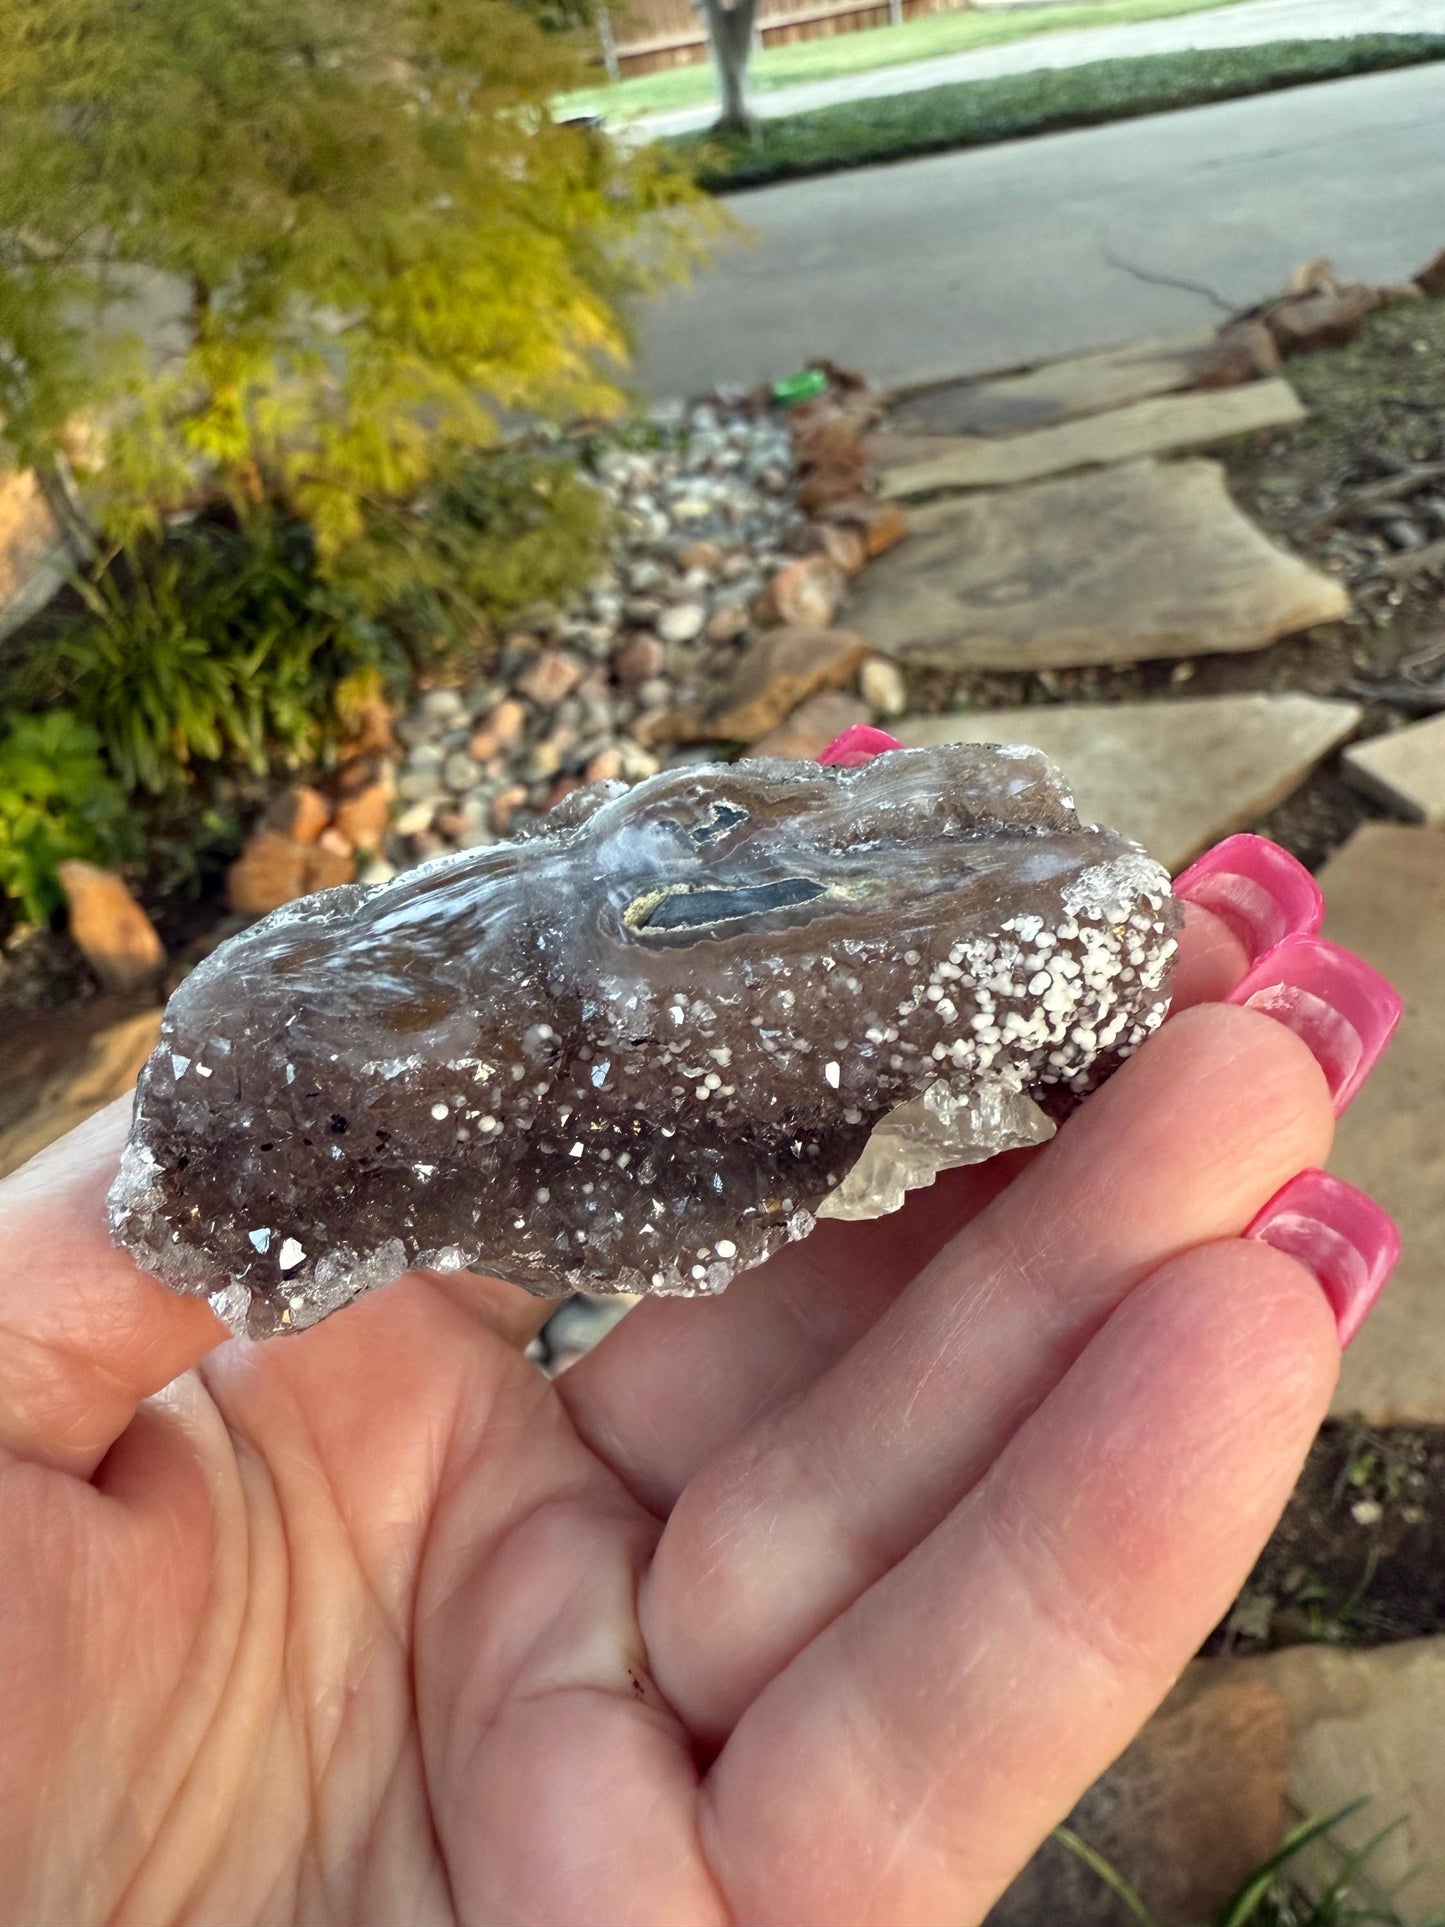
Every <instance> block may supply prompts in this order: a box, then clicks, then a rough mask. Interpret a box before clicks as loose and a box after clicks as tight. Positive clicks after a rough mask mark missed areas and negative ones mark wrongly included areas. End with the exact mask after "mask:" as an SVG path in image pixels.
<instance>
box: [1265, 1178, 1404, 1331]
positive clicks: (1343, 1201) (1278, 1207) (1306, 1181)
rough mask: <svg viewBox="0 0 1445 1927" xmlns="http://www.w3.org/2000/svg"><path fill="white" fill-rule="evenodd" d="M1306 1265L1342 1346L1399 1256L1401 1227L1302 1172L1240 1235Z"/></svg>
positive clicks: (1365, 1202) (1371, 1204) (1340, 1185)
mask: <svg viewBox="0 0 1445 1927" xmlns="http://www.w3.org/2000/svg"><path fill="white" fill-rule="evenodd" d="M1244 1235H1245V1237H1246V1238H1255V1239H1257V1240H1258V1241H1259V1242H1260V1243H1261V1244H1267V1245H1273V1246H1274V1248H1275V1250H1276V1251H1286V1252H1288V1253H1289V1255H1290V1257H1292V1258H1298V1259H1299V1261H1300V1263H1301V1264H1304V1265H1308V1266H1309V1268H1310V1270H1311V1271H1312V1272H1313V1273H1314V1274H1315V1276H1316V1278H1318V1279H1319V1281H1320V1288H1321V1290H1322V1291H1323V1292H1324V1294H1325V1296H1326V1298H1328V1299H1329V1301H1330V1307H1331V1309H1332V1310H1333V1312H1334V1314H1335V1325H1336V1327H1337V1329H1338V1331H1339V1334H1340V1344H1341V1345H1342V1346H1344V1345H1348V1344H1349V1342H1350V1340H1351V1339H1352V1338H1353V1337H1354V1336H1355V1334H1356V1332H1358V1331H1359V1329H1360V1327H1361V1325H1363V1324H1364V1322H1365V1320H1366V1318H1368V1317H1369V1315H1370V1311H1371V1309H1372V1307H1373V1306H1374V1303H1375V1300H1376V1299H1377V1298H1378V1297H1379V1295H1380V1293H1381V1292H1382V1291H1383V1290H1384V1288H1385V1282H1386V1280H1387V1279H1388V1278H1389V1276H1390V1273H1391V1272H1392V1271H1393V1270H1394V1269H1395V1264H1396V1261H1397V1259H1398V1258H1399V1256H1400V1229H1399V1226H1398V1225H1397V1224H1396V1223H1395V1220H1394V1219H1393V1218H1392V1217H1391V1216H1390V1214H1389V1212H1388V1211H1386V1210H1384V1208H1383V1207H1382V1206H1380V1205H1378V1204H1376V1203H1375V1200H1374V1199H1373V1198H1371V1197H1369V1196H1367V1195H1366V1193H1365V1192H1363V1191H1357V1190H1356V1189H1355V1187H1354V1185H1352V1184H1346V1183H1345V1181H1344V1179H1343V1178H1332V1177H1331V1176H1330V1174H1329V1172H1328V1171H1301V1172H1300V1174H1299V1176H1298V1177H1297V1178H1291V1179H1290V1181H1289V1183H1288V1184H1287V1185H1286V1186H1285V1187H1284V1189H1283V1190H1282V1191H1276V1193H1275V1194H1274V1196H1273V1197H1272V1198H1271V1199H1270V1201H1269V1203H1268V1204H1267V1205H1266V1206H1265V1207H1264V1209H1263V1211H1261V1212H1260V1214H1259V1216H1258V1217H1257V1218H1256V1219H1255V1221H1254V1223H1253V1224H1252V1225H1251V1226H1250V1227H1249V1229H1248V1230H1247V1231H1246V1232H1245V1234H1244Z"/></svg>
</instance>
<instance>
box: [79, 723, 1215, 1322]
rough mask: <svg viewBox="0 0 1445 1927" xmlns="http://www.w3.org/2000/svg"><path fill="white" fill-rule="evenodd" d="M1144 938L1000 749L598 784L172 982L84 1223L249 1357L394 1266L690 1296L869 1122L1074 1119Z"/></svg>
mask: <svg viewBox="0 0 1445 1927" xmlns="http://www.w3.org/2000/svg"><path fill="white" fill-rule="evenodd" d="M1177 923H1178V913H1177V909H1176V906H1175V903H1174V901H1173V899H1172V897H1171V895H1170V892H1169V884H1168V879H1167V877H1166V875H1165V873H1164V872H1163V871H1162V870H1161V869H1160V868H1159V867H1158V866H1157V865H1156V864H1155V863H1153V862H1151V861H1150V860H1149V858H1148V857H1146V856H1145V855H1144V853H1143V852H1142V851H1141V850H1140V849H1139V848H1138V847H1137V846H1136V845H1134V844H1132V843H1129V842H1128V841H1126V840H1125V839H1124V838H1123V837H1121V836H1119V835H1117V834H1115V833H1114V832H1113V831H1111V830H1108V829H1102V828H1090V827H1086V826H1083V825H1081V824H1080V823H1079V821H1078V818H1077V816H1076V815H1075V812H1074V809H1073V804H1072V800H1071V798H1070V797H1069V795H1068V793H1067V791H1066V790H1065V789H1064V787H1063V785H1062V783H1061V780H1060V778H1059V775H1058V772H1057V771H1056V770H1055V769H1054V767H1053V766H1052V764H1050V763H1049V762H1048V761H1047V759H1046V758H1045V757H1044V756H1043V755H1041V754H1040V753H1039V752H1038V751H1036V750H1030V749H1024V748H1021V747H1017V746H1010V747H1002V748H1000V747H996V746H989V745H975V744H952V745H946V746H943V747H939V748H936V749H926V750H898V751H894V752H892V753H889V754H885V755H879V756H875V757H874V758H873V759H872V760H871V761H868V762H865V763H863V764H862V765H861V766H859V767H839V766H834V767H828V768H820V767H819V766H817V765H816V764H811V763H801V762H797V763H795V762H784V761H771V760H758V761H751V762H740V763H737V764H734V765H732V766H730V767H718V766H711V767H703V768H700V767H692V768H684V769H678V770H673V771H665V772H664V773H663V774H661V775H659V776H655V777H653V778H652V779H651V780H650V781H648V782H645V783H642V784H640V785H638V786H637V787H636V788H634V789H631V790H626V789H623V788H622V787H621V786H620V785H618V784H601V785H598V786H597V787H595V788H593V789H591V790H587V791H580V792H578V793H577V794H576V795H574V796H572V797H570V798H568V799H567V801H566V802H564V803H563V804H562V805H560V806H559V807H558V808H557V809H556V810H554V811H553V812H552V813H551V814H550V815H549V816H548V817H547V818H546V819H545V820H544V822H543V823H542V824H541V825H539V826H538V828H537V829H535V830H534V831H533V832H532V833H531V834H530V835H528V836H526V837H524V838H521V839H519V840H518V841H516V842H513V843H510V844H498V845H492V846H490V847H484V848H480V849H475V850H468V851H463V852H460V853H458V854H456V855H453V856H448V857H444V858H442V859H440V860H438V861H436V862H434V863H431V864H428V865H426V866H424V867H422V868H421V869H417V870H413V871H411V872H409V873H407V874H405V875H403V876H400V877H398V878H396V879H395V880H393V881H392V882H389V883H384V884H380V885H376V886H373V887H369V888H368V887H364V886H360V885H348V886H346V887H344V888H342V889H339V890H328V891H324V892H322V893H321V894H320V895H317V896H313V897H309V898H305V899H303V900H302V901H300V902H298V903H294V904H290V905H287V906H286V907H285V908H284V909H282V910H278V911H276V912H274V913H273V914H272V915H271V916H269V917H266V918H265V919H263V920H262V921H261V922H260V923H257V924H255V925H253V926H252V927H251V928H250V929H249V930H246V931H243V932H242V933H241V934H240V935H239V936H236V937H233V938H232V939H231V940H230V942H228V943H226V944H224V945H222V947H221V948H220V949H218V950H217V951H215V952H214V953H213V954H212V955H211V956H210V957H209V958H207V959H206V961H205V962H204V963H202V964H200V965H199V966H198V967H197V968H196V969H195V970H194V971H193V972H192V973H191V975H190V976H189V977H187V978H186V980H185V982H184V983H183V984H182V985H181V987H180V989H179V990H178V991H177V992H176V994H175V996H174V997H173V998H172V999H171V1002H170V1006H169V1008H168V1010H167V1012H166V1018H165V1025H164V1030H163V1033H162V1037H161V1042H160V1045H159V1047H158V1049H157V1050H156V1052H155V1054H154V1056H153V1057H152V1058H151V1059H150V1062H149V1063H148V1064H147V1065H146V1067H145V1070H144V1071H143V1073H142V1075H141V1080H140V1086H139V1089H138V1092H137V1097H136V1111H135V1119H134V1124H133V1127H132V1131H131V1137H130V1142H129V1144H128V1146H127V1148H126V1152H125V1156H124V1160H123V1162H122V1165H121V1170H120V1174H119V1176H118V1177H117V1179H116V1182H115V1186H114V1189H113V1190H112V1193H111V1199H110V1210H111V1222H112V1225H113V1228H114V1232H115V1235H116V1237H117V1239H118V1241H119V1242H120V1243H121V1244H123V1245H124V1246H125V1247H126V1248H127V1249H128V1250H129V1251H131V1252H132V1253H134V1255H135V1257H136V1258H137V1259H138V1260H139V1262H140V1263H141V1264H142V1265H144V1266H146V1267H147V1268H149V1269H150V1270H151V1271H153V1272H155V1273H156V1274H157V1275H158V1276H159V1277H161V1278H162V1279H164V1280H165V1281H166V1283H167V1284H170V1285H172V1286H174V1287H176V1288H177V1289H179V1290H183V1291H188V1292H196V1293H202V1294H204V1295H205V1296H207V1297H208V1298H209V1300H210V1302H211V1304H212V1305H213V1306H214V1307H215V1309H216V1310H217V1311H218V1312H219V1313H220V1315H221V1316H222V1317H223V1318H224V1319H225V1320H226V1321H227V1322H228V1323H229V1324H230V1325H231V1326H232V1327H233V1329H235V1330H237V1331H245V1332H248V1333H250V1334H251V1335H252V1336H264V1335H266V1334H268V1333H271V1332H274V1331H278V1330H281V1329H283V1328H299V1327H303V1326H306V1325H310V1324H314V1323H315V1322H316V1321H317V1320H318V1319H320V1318H323V1317H325V1316H326V1315H327V1314H328V1313H329V1312H332V1311H334V1310H336V1309H337V1308H338V1307H339V1306H341V1305H343V1304H345V1303H346V1302H347V1301H348V1300H350V1299H351V1298H354V1297H356V1296H357V1295H358V1294H359V1293H361V1292H363V1291H366V1290H369V1289H371V1288H372V1287H374V1286H377V1285H382V1284H385V1283H387V1282H388V1281H389V1280H391V1279H393V1278H395V1277H397V1276H398V1275H399V1274H400V1273H401V1272H403V1271H405V1270H408V1269H410V1268H413V1267H423V1268H425V1267H430V1268H433V1269H439V1270H454V1269H459V1268H461V1267H472V1268H475V1269H478V1270H484V1271H488V1272H491V1273H494V1274H496V1275H498V1276H500V1277H503V1278H509V1279H512V1280H514V1281H515V1282H516V1283H518V1284H521V1285H525V1286H526V1287H527V1288H528V1289H529V1290H532V1291H536V1292H541V1293H546V1294H561V1293H565V1292H570V1291H573V1290H577V1289H583V1290H590V1291H598V1290H602V1291H609V1290H619V1291H644V1292H645V1291H652V1292H669V1293H682V1294H693V1293H702V1292H715V1291H720V1290H721V1289H722V1288H723V1286H724V1285H726V1284H727V1282H728V1280H729V1279H730V1278H731V1277H732V1276H733V1275H734V1274H735V1273H736V1272H739V1271H743V1270H745V1269H747V1268H748V1267H749V1266H752V1265H755V1264H757V1263H758V1262H759V1261H760V1260H761V1259H763V1258H765V1257H766V1256H767V1255H768V1254H769V1253H770V1252H771V1251H773V1250H775V1249H776V1248H777V1247H778V1246H779V1245H781V1244H782V1243H784V1242H786V1241H787V1240H788V1239H790V1238H799V1237H802V1236H805V1235H806V1234H807V1232H808V1231H809V1230H810V1229H811V1228H812V1225H813V1222H814V1219H815V1217H816V1215H817V1213H818V1211H819V1209H820V1207H822V1206H823V1205H824V1204H825V1201H826V1200H827V1199H828V1198H829V1197H830V1195H831V1194H832V1193H834V1192H835V1191H837V1190H838V1189H839V1187H841V1186H842V1184H843V1181H844V1179H845V1178H846V1177H847V1176H848V1174H849V1172H850V1171H851V1170H852V1168H853V1166H854V1165H855V1163H857V1162H858V1160H859V1158H860V1154H861V1153H862V1152H863V1150H864V1148H865V1146H867V1145H868V1142H869V1138H870V1136H871V1134H872V1133H873V1130H874V1127H875V1126H876V1125H879V1124H881V1123H883V1122H884V1121H885V1120H887V1119H888V1118H889V1117H890V1115H891V1114H893V1113H895V1112H897V1111H899V1110H900V1109H901V1107H904V1106H908V1105H911V1104H916V1102H917V1101H918V1100H921V1099H924V1098H925V1096H927V1098H928V1102H927V1105H926V1109H927V1110H928V1112H929V1113H930V1114H932V1116H933V1117H934V1119H935V1120H936V1118H938V1117H942V1118H944V1119H945V1120H948V1119H952V1118H955V1117H956V1116H959V1115H964V1114H967V1116H968V1117H969V1118H970V1119H982V1120H983V1121H984V1127H986V1128H992V1127H991V1126H988V1120H989V1119H991V1118H994V1117H999V1118H1001V1119H1002V1120H1003V1133H1002V1135H1001V1136H1000V1137H999V1139H998V1142H1000V1143H1002V1142H1018V1141H1020V1136H1019V1131H1018V1117H1017V1110H1018V1106H1017V1104H1016V1103H1014V1102H1013V1100H1015V1099H1016V1098H1017V1097H1019V1096H1020V1095H1032V1096H1040V1095H1045V1094H1046V1093H1047V1091H1048V1089H1049V1087H1051V1086H1053V1087H1063V1089H1064V1090H1066V1091H1075V1092H1077V1091H1083V1090H1087V1089H1088V1088H1089V1086H1090V1085H1091V1084H1092V1083H1094V1082H1096V1081H1097V1080H1098V1079H1099V1078H1100V1077H1101V1076H1103V1075H1105V1074H1106V1073H1107V1071H1108V1069H1110V1068H1111V1067H1112V1066H1113V1064H1114V1063H1115V1062H1117V1060H1118V1059H1119V1058H1120V1057H1122V1056H1123V1055H1125V1054H1126V1053H1127V1052H1129V1051H1130V1050H1132V1049H1134V1048H1135V1046H1137V1045H1138V1044H1139V1043H1140V1042H1141V1040H1142V1039H1143V1038H1144V1036H1145V1035H1146V1034H1147V1033H1148V1032H1149V1031H1150V1030H1151V1029H1152V1028H1153V1027H1154V1026H1155V1025H1156V1024H1157V1023H1158V1022H1159V1021H1160V1019H1161V1018H1162V1016H1163V1014H1164V1011H1165V1008H1166V1005H1167V978H1168V973H1169V967H1170V962H1171V959H1172V956H1173V952H1174V931H1175V928H1176V926H1177ZM915 1115H916V1113H915ZM904 1135H905V1136H906V1135H907V1133H905V1134H904ZM1023 1135H1025V1136H1027V1135H1028V1133H1027V1131H1025V1132H1024V1133H1023ZM905 1181H909V1182H916V1181H917V1180H916V1179H906V1180H905ZM895 1188H896V1189H897V1191H898V1195H901V1187H895ZM886 1189H887V1187H886V1186H885V1187H884V1190H885V1191H886ZM896 1201H897V1198H896V1197H894V1198H892V1199H891V1200H887V1201H885V1204H884V1205H883V1206H881V1207H880V1206H877V1205H875V1206H873V1207H867V1206H864V1207H863V1208H865V1209H866V1208H889V1205H890V1204H891V1203H896Z"/></svg>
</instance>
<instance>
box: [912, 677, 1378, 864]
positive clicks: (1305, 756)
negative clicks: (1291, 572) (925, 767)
mask: <svg viewBox="0 0 1445 1927" xmlns="http://www.w3.org/2000/svg"><path fill="white" fill-rule="evenodd" d="M1359 719H1360V711H1359V709H1358V708H1357V707H1356V706H1355V704H1354V703H1343V702H1330V701H1326V700H1324V699H1322V698H1320V697H1317V696H1298V695H1289V696H1262V695H1253V696H1204V697H1195V698H1193V699H1190V700H1186V701H1183V702H1151V703H1111V704H1098V705H1094V704H1088V703H1069V704H1063V705H1061V706H1059V707H1058V708H1052V707H1049V708H1033V707H1031V708H1027V709H1010V710H988V711H984V710H979V711H972V712H969V713H968V714H964V715H956V716H908V717H904V718H902V719H901V720H900V721H899V722H897V723H894V724H890V725H889V727H890V729H891V730H892V731H893V733H894V735H896V736H897V737H898V739H899V740H900V741H901V742H904V743H908V744H927V743H997V742H1013V743H1032V744H1034V746H1035V747H1036V748H1038V749H1041V750H1043V752H1044V754H1045V755H1046V756H1051V757H1052V758H1053V759H1054V761H1055V762H1056V763H1057V764H1058V765H1059V767H1060V769H1062V770H1063V772H1064V775H1065V777H1066V778H1067V779H1068V781H1069V783H1070V784H1071V786H1072V787H1073V790H1074V795H1075V798H1076V800H1077V802H1078V806H1079V814H1080V815H1081V816H1082V817H1083V818H1084V819H1085V821H1086V822H1091V823H1109V824H1112V825H1113V827H1114V828H1115V829H1119V830H1123V831H1124V832H1125V833H1126V834H1127V835H1129V836H1132V837H1136V838H1137V839H1138V840H1139V842H1141V843H1142V844H1143V845H1144V847H1145V848H1146V849H1147V850H1148V851H1149V852H1150V853H1151V854H1152V855H1153V856H1156V857H1157V858H1158V859H1159V861H1160V862H1161V863H1163V864H1165V865H1167V866H1168V867H1169V868H1170V869H1171V870H1177V869H1179V868H1180V867H1181V866H1182V865H1183V864H1185V863H1187V862H1188V861H1189V859H1190V858H1191V857H1193V856H1196V855H1198V853H1199V851H1200V850H1202V849H1204V848H1206V847H1207V846H1208V845H1209V844H1210V843H1213V842H1215V841H1216V840H1217V839H1218V838H1220V837H1222V836H1227V835H1229V833H1230V832H1231V831H1232V830H1237V829H1241V828H1243V827H1244V826H1245V825H1247V824H1249V823H1253V822H1254V821H1256V820H1257V819H1258V818H1259V817H1261V816H1263V815H1264V814H1265V812H1266V811H1267V810H1269V809H1271V808H1272V807H1273V806H1274V804H1276V803H1278V802H1279V801H1280V800H1281V798H1283V797H1285V796H1288V795H1289V793H1290V791H1291V790H1293V789H1294V788H1295V787H1296V786H1297V785H1298V784H1299V783H1300V782H1301V781H1302V780H1303V779H1304V777H1305V776H1307V775H1308V774H1309V772H1310V770H1311V769H1313V767H1314V765H1315V764H1316V763H1317V762H1318V761H1319V760H1320V758H1321V757H1322V756H1324V755H1326V754H1327V753H1328V752H1329V751H1330V750H1331V749H1333V748H1334V746H1335V744H1336V743H1339V742H1342V741H1343V740H1344V739H1345V737H1347V736H1348V735H1349V734H1350V732H1351V730H1353V729H1354V727H1355V725H1356V724H1357V723H1358V721H1359Z"/></svg>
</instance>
